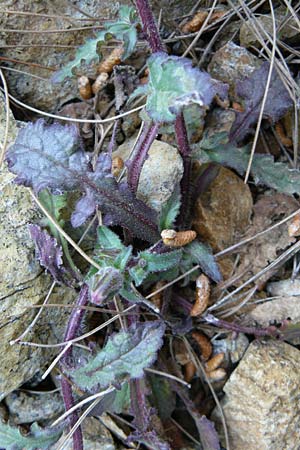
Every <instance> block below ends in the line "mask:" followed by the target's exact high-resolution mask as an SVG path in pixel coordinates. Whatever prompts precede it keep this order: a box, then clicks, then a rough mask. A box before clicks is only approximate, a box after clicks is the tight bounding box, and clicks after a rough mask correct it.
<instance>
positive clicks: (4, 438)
mask: <svg viewBox="0 0 300 450" xmlns="http://www.w3.org/2000/svg"><path fill="white" fill-rule="evenodd" d="M61 434H62V429H61V428H60V429H58V428H55V427H54V428H47V429H43V428H41V427H40V426H39V425H38V424H37V423H34V424H32V425H31V428H30V432H29V433H27V434H23V433H22V432H21V430H20V428H19V427H15V426H12V425H10V424H9V423H8V422H3V421H2V420H1V421H0V446H1V448H3V447H4V448H5V450H24V449H26V450H48V449H50V447H51V446H52V445H53V444H54V443H55V442H57V441H58V439H59V438H60V436H61Z"/></svg>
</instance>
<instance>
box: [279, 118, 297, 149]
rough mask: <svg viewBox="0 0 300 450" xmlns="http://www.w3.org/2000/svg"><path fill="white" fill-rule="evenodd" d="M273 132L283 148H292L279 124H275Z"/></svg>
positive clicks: (291, 142)
mask: <svg viewBox="0 0 300 450" xmlns="http://www.w3.org/2000/svg"><path fill="white" fill-rule="evenodd" d="M275 131H276V133H277V136H278V139H279V140H280V142H281V143H282V145H284V146H285V147H292V145H293V141H292V139H290V138H289V137H288V136H287V135H286V132H285V129H284V127H283V125H282V123H281V122H277V123H275Z"/></svg>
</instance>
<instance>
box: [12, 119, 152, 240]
mask: <svg viewBox="0 0 300 450" xmlns="http://www.w3.org/2000/svg"><path fill="white" fill-rule="evenodd" d="M7 161H8V165H9V168H10V170H11V171H12V172H13V173H15V174H16V175H17V178H16V180H15V181H16V182H17V183H18V184H24V185H25V186H31V187H32V188H33V189H34V190H35V192H39V191H40V190H41V189H43V188H46V187H47V188H49V189H50V190H51V191H52V193H55V194H57V193H61V192H62V191H72V190H79V191H81V192H84V193H85V197H83V199H81V200H80V201H79V202H78V203H77V206H76V210H75V213H74V215H73V218H72V223H73V225H74V226H78V225H80V224H82V223H83V222H84V221H85V220H86V219H87V218H88V216H89V215H90V214H92V213H93V212H94V210H95V207H96V206H98V207H99V208H101V211H102V212H103V213H104V214H109V216H110V218H111V219H112V221H113V223H114V224H116V225H121V226H123V227H125V228H127V229H128V230H129V231H130V232H131V233H132V234H133V235H135V236H137V237H139V238H140V239H143V240H148V241H150V242H152V241H156V240H158V239H159V235H158V227H157V217H156V213H155V211H153V210H152V209H150V208H149V207H148V206H147V205H145V204H144V203H143V202H142V201H140V200H138V199H137V198H136V197H135V196H134V195H133V194H132V192H131V191H130V190H129V189H128V187H127V186H124V185H123V186H122V185H119V184H118V183H117V182H116V180H115V179H114V178H113V177H112V176H111V175H110V174H109V167H110V164H111V161H110V157H109V156H108V155H107V154H104V155H101V156H100V157H99V158H98V161H97V163H96V167H95V171H92V167H91V164H90V157H89V155H88V154H87V153H85V152H84V151H83V150H82V147H81V141H80V138H79V136H78V133H77V128H76V127H74V126H72V125H60V124H53V125H46V124H45V122H44V121H42V120H39V121H37V122H35V123H34V124H32V123H30V124H29V125H28V126H27V127H26V128H24V129H22V130H21V131H20V133H19V135H18V137H17V139H16V142H15V143H14V145H12V146H11V147H10V149H9V150H8V154H7Z"/></svg>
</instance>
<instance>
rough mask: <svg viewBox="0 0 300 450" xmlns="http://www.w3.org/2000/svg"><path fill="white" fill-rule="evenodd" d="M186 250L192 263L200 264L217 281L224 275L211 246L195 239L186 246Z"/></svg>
mask: <svg viewBox="0 0 300 450" xmlns="http://www.w3.org/2000/svg"><path fill="white" fill-rule="evenodd" d="M184 251H185V252H186V253H187V254H188V255H189V257H190V260H191V262H192V263H195V264H199V266H200V267H201V269H202V270H203V272H204V273H206V275H208V276H209V277H210V278H211V279H212V280H214V281H216V282H217V283H218V282H219V281H221V279H222V276H221V273H220V270H219V267H218V264H217V263H216V260H215V258H214V255H213V253H212V251H211V248H210V247H209V246H208V245H206V244H203V243H202V242H199V241H196V240H195V241H193V242H191V243H190V244H188V245H187V246H186V247H184Z"/></svg>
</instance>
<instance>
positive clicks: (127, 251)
mask: <svg viewBox="0 0 300 450" xmlns="http://www.w3.org/2000/svg"><path fill="white" fill-rule="evenodd" d="M131 256H132V246H131V245H129V246H128V247H124V248H123V249H122V250H121V251H120V253H119V254H118V256H117V257H116V259H115V260H114V266H115V267H116V268H117V269H119V270H121V271H122V272H123V271H124V270H125V268H126V266H127V264H128V262H129V260H130V258H131Z"/></svg>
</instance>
